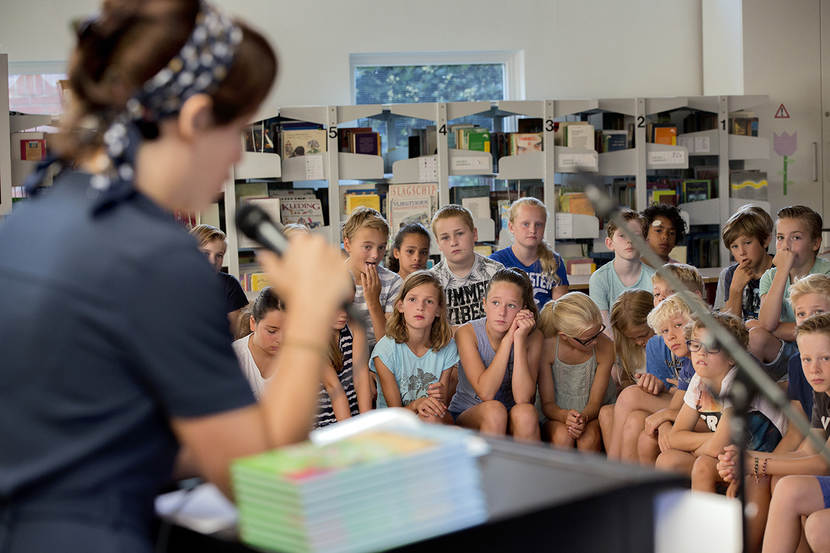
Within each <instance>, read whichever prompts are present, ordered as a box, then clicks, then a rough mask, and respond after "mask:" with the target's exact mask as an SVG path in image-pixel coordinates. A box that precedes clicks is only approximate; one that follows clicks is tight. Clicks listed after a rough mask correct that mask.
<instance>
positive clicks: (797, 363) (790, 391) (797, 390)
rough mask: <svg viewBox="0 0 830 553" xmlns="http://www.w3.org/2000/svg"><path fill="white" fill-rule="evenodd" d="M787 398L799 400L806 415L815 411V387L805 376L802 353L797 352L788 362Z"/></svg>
mask: <svg viewBox="0 0 830 553" xmlns="http://www.w3.org/2000/svg"><path fill="white" fill-rule="evenodd" d="M787 375H788V377H787V378H788V379H787V399H789V400H792V401H799V402H800V403H801V407H803V408H804V413H805V415H806V416H810V415H812V413H813V395H814V394H813V387H812V386H810V383H809V382H807V379H806V378H805V377H804V370H803V369H802V367H801V354H800V353H799V352H795V353H794V354H793V356H792V357H790V360H789V361H788V363H787Z"/></svg>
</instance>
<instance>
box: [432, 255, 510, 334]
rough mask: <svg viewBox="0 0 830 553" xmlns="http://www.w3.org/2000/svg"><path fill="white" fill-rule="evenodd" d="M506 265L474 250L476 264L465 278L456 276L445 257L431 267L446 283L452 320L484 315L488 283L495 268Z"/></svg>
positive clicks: (471, 318) (463, 320)
mask: <svg viewBox="0 0 830 553" xmlns="http://www.w3.org/2000/svg"><path fill="white" fill-rule="evenodd" d="M503 268H504V265H502V264H501V263H499V262H498V261H493V260H492V259H489V258H487V257H484V256H483V255H481V254H479V253H475V260H474V261H473V268H472V270H471V271H470V274H469V275H467V276H466V277H464V278H460V277H458V276H456V274H455V273H453V272H452V271H451V270H450V268H449V266H448V265H447V261H446V259H442V260H441V261H440V262H439V263H438V264H437V265H436V266H435V267H433V268H432V269H430V271H432V273H433V274H434V275H435V277H436V278H437V279H438V281H439V282H440V283H441V286H443V287H444V294H445V295H446V297H447V315H448V316H449V319H450V324H453V325H462V324H464V323H466V322H469V321H472V320H473V319H480V318H481V317H484V296H485V292H486V290H487V283H488V282H490V279H491V278H493V275H494V274H496V271H498V270H499V269H503Z"/></svg>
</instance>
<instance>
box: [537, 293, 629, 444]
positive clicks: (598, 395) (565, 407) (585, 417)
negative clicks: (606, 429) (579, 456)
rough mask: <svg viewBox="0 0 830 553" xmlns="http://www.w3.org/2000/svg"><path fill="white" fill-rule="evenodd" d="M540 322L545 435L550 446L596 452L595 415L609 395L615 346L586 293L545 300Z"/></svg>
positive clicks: (597, 440) (610, 399) (598, 439)
mask: <svg viewBox="0 0 830 553" xmlns="http://www.w3.org/2000/svg"><path fill="white" fill-rule="evenodd" d="M540 326H541V328H542V332H543V333H544V335H545V347H544V353H543V354H542V364H541V367H540V372H539V396H540V398H541V408H542V413H543V414H544V416H545V417H546V418H547V421H546V422H545V423H544V424H543V430H544V433H545V436H546V437H548V438H549V439H550V441H551V444H552V445H554V446H558V447H574V446H576V448H577V449H579V450H581V451H599V450H600V449H601V447H602V438H601V435H600V430H599V422H598V421H597V416H598V415H599V409H600V407H602V406H603V405H605V404H606V403H608V402H609V401H612V400H613V397H614V388H613V385H612V384H611V365H612V364H613V363H614V344H613V342H612V341H611V340H610V339H609V338H608V337H607V336H606V335H605V334H604V333H603V331H604V330H605V329H604V325H603V323H602V316H601V315H600V313H599V309H597V306H596V304H595V303H594V302H593V301H592V300H591V298H589V297H588V296H586V295H585V294H583V293H581V292H569V293H567V294H565V295H564V296H562V297H561V298H559V299H558V300H551V301H549V302H548V303H546V304H545V306H544V307H543V308H542V313H541V315H540Z"/></svg>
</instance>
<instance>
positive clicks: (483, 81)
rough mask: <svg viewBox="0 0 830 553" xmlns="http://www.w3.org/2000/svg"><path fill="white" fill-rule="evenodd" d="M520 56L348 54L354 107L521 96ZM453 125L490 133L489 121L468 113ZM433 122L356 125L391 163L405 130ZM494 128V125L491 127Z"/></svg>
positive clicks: (389, 120) (388, 120)
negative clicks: (375, 137)
mask: <svg viewBox="0 0 830 553" xmlns="http://www.w3.org/2000/svg"><path fill="white" fill-rule="evenodd" d="M523 66H524V63H523V55H522V53H521V52H460V53H410V54H353V55H352V56H351V69H352V78H353V81H352V100H353V102H354V103H355V104H397V103H410V102H412V103H416V102H463V101H476V100H504V99H521V98H523V97H524V76H523ZM453 123H473V124H476V125H479V126H481V127H486V128H489V129H490V130H501V129H500V128H499V129H496V128H494V119H493V118H492V117H485V116H480V115H473V116H470V117H465V118H463V119H457V120H454V121H453ZM428 124H432V122H425V121H420V120H418V119H411V118H407V117H397V116H395V117H376V118H372V119H368V120H361V121H359V122H358V125H359V126H366V127H372V128H373V129H374V130H375V131H376V132H379V133H380V134H381V140H382V141H383V143H384V144H386V146H387V148H386V149H387V151H388V152H389V157H390V160H394V159H396V158H400V157H406V155H402V154H403V152H405V151H406V148H407V146H408V144H407V137H408V136H409V134H410V129H411V128H415V127H424V126H425V125H428ZM496 124H498V122H497V123H496Z"/></svg>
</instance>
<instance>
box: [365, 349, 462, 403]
mask: <svg viewBox="0 0 830 553" xmlns="http://www.w3.org/2000/svg"><path fill="white" fill-rule="evenodd" d="M375 358H380V360H381V361H382V362H383V364H384V365H386V368H388V369H389V371H390V372H391V373H392V374H393V375H394V376H395V380H396V381H397V383H398V390H400V393H401V403H402V404H403V406H404V407H405V406H407V405H409V404H410V403H412V402H413V401H415V400H416V399H418V398H420V397H424V396H426V395H427V388H428V387H429V385H430V384H432V383H434V382H438V380H440V378H441V374H442V373H443V372H444V371H446V370H447V369H450V368H452V366H453V365H455V364H457V363H458V348H456V346H455V340H450V343H449V344H447V345H446V346H444V347H443V348H441V349H440V350H438V351H435V350H433V349H430V350H428V351H427V352H426V353H425V354H423V355H422V356H420V357H418V356H417V355H415V353H413V351H412V350H411V349H409V346H407V345H406V344H405V343H397V342H395V340H394V339H393V338H390V337H389V336H384V337H383V338H381V339H380V340H378V343H377V344H376V345H375V349H374V350H372V357H371V359H370V360H369V369H370V370H371V371H372V372H374V373H375V374H377V369H376V368H375ZM381 407H387V403H386V398H385V397H384V396H383V389H382V388H381V386H378V408H381Z"/></svg>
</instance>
